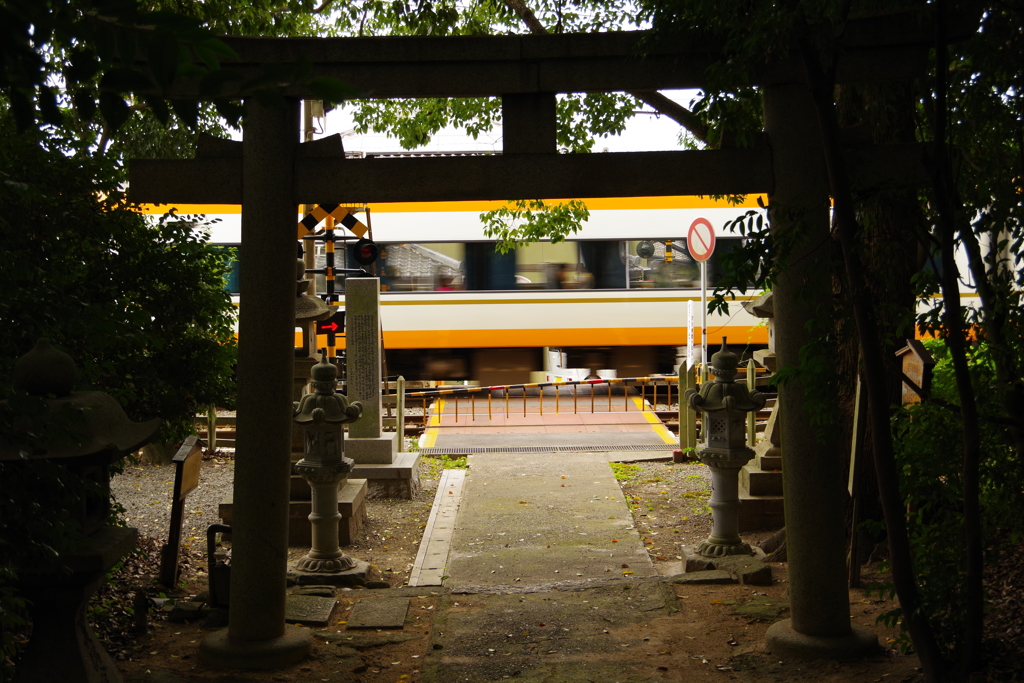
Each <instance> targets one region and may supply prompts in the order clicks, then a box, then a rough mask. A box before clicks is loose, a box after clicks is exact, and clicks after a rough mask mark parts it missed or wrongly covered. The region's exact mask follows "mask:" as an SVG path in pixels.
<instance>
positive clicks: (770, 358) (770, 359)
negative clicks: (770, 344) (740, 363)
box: [754, 349, 779, 372]
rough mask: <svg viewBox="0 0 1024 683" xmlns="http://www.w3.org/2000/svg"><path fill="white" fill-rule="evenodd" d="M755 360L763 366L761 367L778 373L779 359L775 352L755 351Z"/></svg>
mask: <svg viewBox="0 0 1024 683" xmlns="http://www.w3.org/2000/svg"><path fill="white" fill-rule="evenodd" d="M754 360H755V361H756V362H757V363H758V364H760V365H761V367H764V368H767V369H768V372H776V371H777V370H778V368H779V359H778V356H776V355H775V352H774V351H770V350H768V349H758V350H757V351H754Z"/></svg>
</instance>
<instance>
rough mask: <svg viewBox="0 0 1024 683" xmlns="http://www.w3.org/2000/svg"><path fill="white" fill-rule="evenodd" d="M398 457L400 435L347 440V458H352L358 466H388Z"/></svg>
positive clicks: (391, 434)
mask: <svg viewBox="0 0 1024 683" xmlns="http://www.w3.org/2000/svg"><path fill="white" fill-rule="evenodd" d="M397 455H398V434H397V433H396V432H385V433H384V434H381V435H380V436H379V437H377V438H374V439H370V438H352V437H349V438H346V439H345V457H347V458H352V459H353V460H355V461H356V464H357V465H365V464H373V465H388V464H391V463H393V462H394V461H395V457H396V456H397Z"/></svg>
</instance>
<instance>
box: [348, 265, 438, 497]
mask: <svg viewBox="0 0 1024 683" xmlns="http://www.w3.org/2000/svg"><path fill="white" fill-rule="evenodd" d="M345 327H346V335H345V358H346V365H347V368H348V372H347V373H346V374H347V377H348V397H349V399H350V400H354V401H359V402H360V403H361V404H362V405H363V417H362V418H360V420H359V421H358V422H355V423H353V424H351V425H350V426H349V432H348V436H349V438H348V442H347V446H346V448H347V453H348V455H349V456H350V457H351V458H352V460H354V461H355V463H356V464H355V467H354V468H353V470H352V474H353V476H356V477H360V478H363V479H366V480H368V481H369V485H370V490H369V494H368V495H369V496H370V497H376V498H412V496H413V495H414V494H415V493H416V491H418V490H419V487H420V480H419V471H418V469H417V466H418V463H419V454H418V453H405V452H401V453H400V452H399V450H398V439H400V438H404V435H402V434H398V433H396V432H384V431H383V430H382V422H381V403H382V402H381V379H382V378H381V325H380V279H379V278H375V277H349V278H346V280H345Z"/></svg>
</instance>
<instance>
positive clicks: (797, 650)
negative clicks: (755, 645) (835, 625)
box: [764, 619, 879, 660]
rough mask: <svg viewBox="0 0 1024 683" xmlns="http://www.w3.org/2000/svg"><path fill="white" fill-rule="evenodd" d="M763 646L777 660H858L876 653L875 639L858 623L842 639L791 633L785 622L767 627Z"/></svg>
mask: <svg viewBox="0 0 1024 683" xmlns="http://www.w3.org/2000/svg"><path fill="white" fill-rule="evenodd" d="M764 640H765V646H766V647H767V649H768V650H769V651H771V653H772V654H773V655H775V656H777V657H787V658H790V659H838V660H844V659H858V658H860V657H865V656H867V655H872V654H875V653H877V652H878V649H879V647H878V637H877V636H876V635H875V634H874V633H872V632H871V631H870V630H868V629H867V628H865V627H863V626H861V625H859V624H850V633H849V634H847V635H844V636H812V635H807V634H805V633H798V632H797V631H794V630H793V626H792V623H791V621H790V620H789V619H783V620H782V621H780V622H777V623H774V624H772V625H771V626H769V627H768V632H767V633H765V635H764Z"/></svg>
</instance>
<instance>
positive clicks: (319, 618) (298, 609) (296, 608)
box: [284, 595, 338, 626]
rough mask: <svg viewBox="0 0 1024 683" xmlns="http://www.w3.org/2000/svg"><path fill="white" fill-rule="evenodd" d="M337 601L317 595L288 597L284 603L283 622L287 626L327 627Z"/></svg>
mask: <svg viewBox="0 0 1024 683" xmlns="http://www.w3.org/2000/svg"><path fill="white" fill-rule="evenodd" d="M337 604H338V601H337V600H335V599H334V598H325V597H322V596H319V595H288V596H286V597H285V603H284V620H285V622H286V623H289V624H306V625H309V626H327V624H328V622H330V620H331V612H333V611H334V606H335V605H337Z"/></svg>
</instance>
